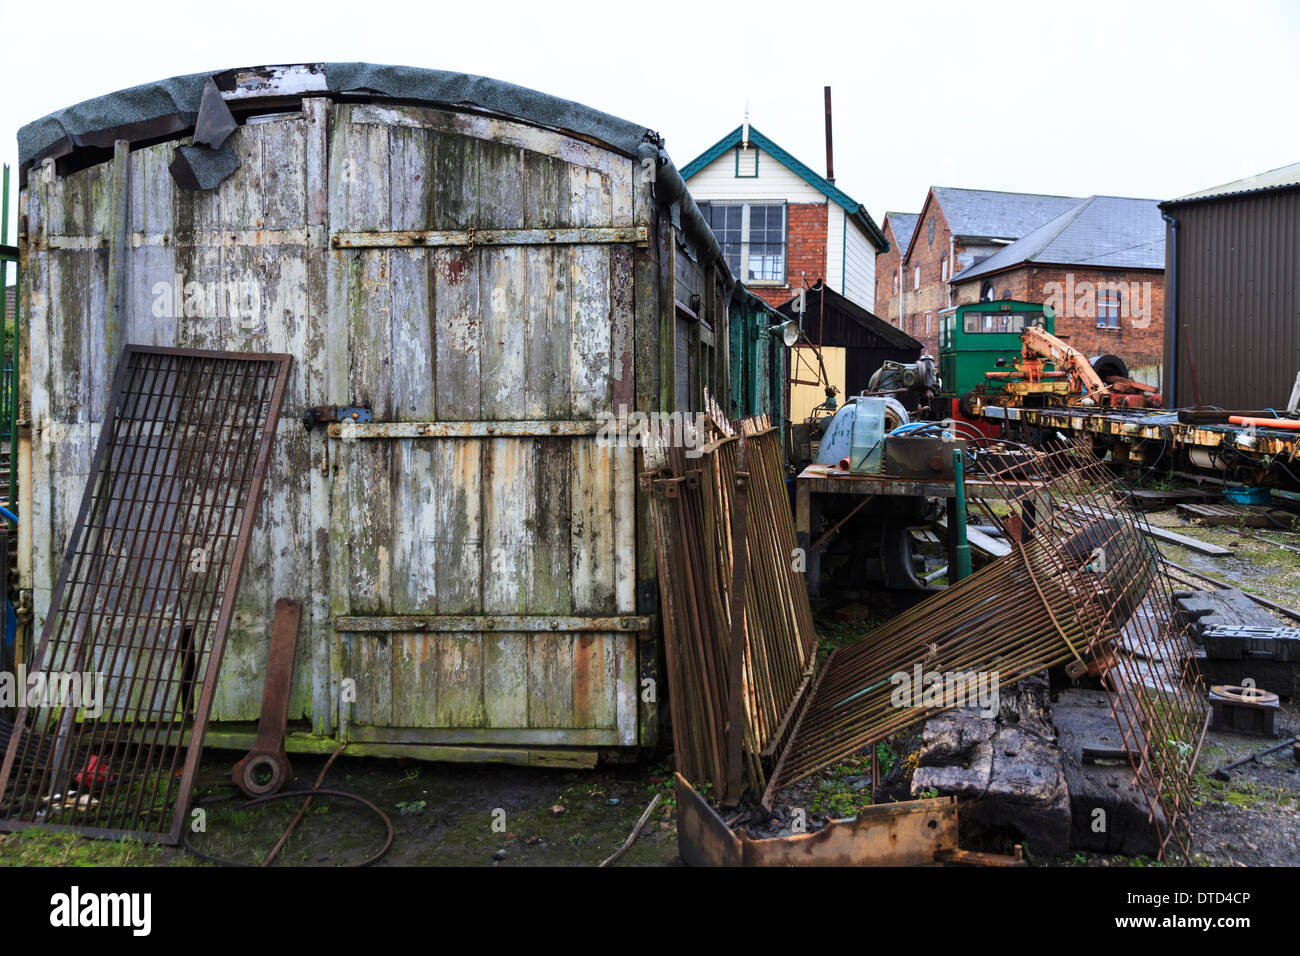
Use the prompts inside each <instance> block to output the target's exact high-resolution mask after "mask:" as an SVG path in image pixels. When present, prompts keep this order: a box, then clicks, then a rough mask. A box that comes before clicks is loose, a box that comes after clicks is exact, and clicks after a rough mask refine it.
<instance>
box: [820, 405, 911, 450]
mask: <svg viewBox="0 0 1300 956" xmlns="http://www.w3.org/2000/svg"><path fill="white" fill-rule="evenodd" d="M859 398H861V396H858V395H850V396H849V397H848V398H846V399H845V400H844V405H843V407H841V408H840V410H839V411H837V412H836V413H835V417H834V418H832V419H831V423H830V424H829V425H828V426H826V433H825V434H824V435H822V440H821V444H820V445H819V446H818V447H817V457H816V458H815V459H814V460H813V464H815V465H830V466H832V467H834V466H836V465H838V464H839V463H840V462H841V461H842V460H844V459H845V458H848V457H849V449H850V448H851V447H852V444H853V422H854V419H855V418H857V414H858V413H857V405H858V400H859ZM907 421H908V416H907V409H906V408H904V407H903V403H902V402H900V401H899V400H898V399H896V398H886V399H885V428H886V430H892V429H894V428H897V427H899V426H900V425H905V424H907Z"/></svg>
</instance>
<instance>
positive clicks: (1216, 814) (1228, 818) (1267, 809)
mask: <svg viewBox="0 0 1300 956" xmlns="http://www.w3.org/2000/svg"><path fill="white" fill-rule="evenodd" d="M1149 517H1150V520H1151V521H1152V523H1153V524H1157V525H1160V526H1162V527H1167V528H1171V529H1174V530H1177V531H1179V532H1180V533H1182V534H1187V535H1191V536H1193V537H1197V538H1201V539H1203V540H1206V541H1212V542H1214V543H1216V544H1222V545H1225V546H1228V547H1231V548H1233V549H1234V555H1233V556H1232V557H1225V558H1208V557H1204V556H1201V555H1198V554H1195V553H1192V552H1189V551H1187V550H1186V549H1183V548H1178V547H1172V546H1167V545H1162V546H1161V549H1162V551H1164V553H1165V554H1166V555H1167V556H1168V557H1169V558H1170V559H1172V560H1173V561H1176V562H1178V563H1179V564H1182V565H1184V566H1186V567H1191V568H1194V569H1196V570H1199V571H1202V572H1203V573H1206V574H1210V575H1212V576H1214V577H1217V578H1220V579H1221V580H1224V581H1228V582H1232V583H1234V584H1237V585H1238V586H1240V587H1242V589H1243V590H1249V591H1252V592H1255V593H1259V594H1262V595H1264V596H1267V597H1269V598H1271V599H1273V600H1275V601H1278V602H1280V603H1282V604H1285V605H1288V606H1291V607H1300V553H1295V552H1291V551H1287V550H1285V549H1282V548H1280V547H1278V546H1277V545H1278V544H1279V543H1286V544H1290V545H1292V546H1295V547H1297V548H1300V534H1287V533H1285V532H1283V531H1282V530H1281V529H1277V530H1276V531H1261V530H1257V529H1247V530H1249V531H1250V534H1249V535H1248V534H1244V533H1241V532H1240V531H1238V530H1237V529H1232V528H1216V529H1206V528H1199V527H1197V526H1194V525H1190V524H1188V523H1186V522H1184V521H1183V520H1181V519H1180V518H1179V517H1178V516H1177V515H1176V513H1175V512H1173V511H1168V512H1159V513H1156V514H1153V515H1151V516H1149ZM1251 535H1260V536H1263V537H1264V538H1267V539H1268V540H1267V541H1261V540H1259V539H1258V538H1257V537H1252V536H1251ZM823 610H828V609H823ZM871 624H872V622H871V621H870V620H867V621H863V622H860V623H859V624H856V625H845V624H843V623H837V622H836V621H835V620H834V618H833V615H832V614H830V613H827V615H826V616H825V618H824V619H822V620H821V621H820V623H819V631H821V632H822V634H823V638H824V643H827V644H838V643H843V642H845V641H847V640H850V639H852V638H854V637H856V636H859V635H860V634H861V633H865V632H866V631H867V630H869V629H870V626H871ZM1277 724H1278V727H1279V731H1280V733H1281V734H1282V735H1283V737H1285V736H1289V735H1292V734H1298V733H1300V705H1298V704H1297V703H1296V702H1294V701H1293V702H1290V703H1289V704H1288V705H1287V706H1285V707H1284V708H1283V711H1282V712H1281V713H1280V714H1279V715H1278V719H1277ZM909 742H910V741H909V740H908V739H906V738H899V739H896V740H893V741H889V742H886V743H884V744H882V745H880V751H879V755H880V758H881V764H882V768H883V769H885V770H888V769H889V767H890V766H892V764H893V763H894V761H896V760H903V761H906V760H907V759H908V752H909V747H908V744H909ZM1269 743H1270V742H1269V741H1264V740H1261V739H1259V738H1254V737H1245V736H1239V735H1234V734H1224V733H1219V732H1215V731H1211V732H1210V734H1209V735H1208V736H1207V738H1206V741H1205V745H1204V747H1203V749H1202V752H1201V757H1200V761H1199V764H1198V766H1197V771H1196V777H1195V780H1194V800H1195V808H1194V810H1193V812H1192V814H1191V830H1192V837H1193V859H1192V864H1193V865H1201V866H1250V865H1279V866H1296V865H1300V764H1297V763H1295V762H1294V761H1293V760H1292V758H1291V755H1290V752H1289V751H1286V752H1282V753H1279V754H1275V755H1274V756H1272V757H1270V758H1267V759H1266V760H1265V761H1264V762H1263V763H1261V764H1259V765H1252V766H1248V767H1245V768H1243V769H1241V770H1239V771H1237V772H1235V773H1234V774H1233V775H1232V779H1231V780H1230V781H1229V782H1222V781H1219V780H1216V779H1215V778H1214V776H1213V771H1214V770H1215V768H1217V767H1219V766H1222V765H1223V764H1225V763H1228V762H1230V761H1233V760H1236V759H1238V758H1240V757H1243V756H1247V755H1248V754H1250V753H1251V752H1253V751H1255V750H1258V749H1260V748H1262V747H1265V746H1267V745H1268V744H1269ZM238 756H239V755H238V754H233V753H228V752H224V751H208V752H207V753H206V754H205V759H204V762H203V764H202V768H201V773H200V778H199V788H200V795H199V799H198V803H197V804H196V805H197V806H198V807H200V808H202V809H203V810H205V811H206V812H207V832H206V833H203V834H198V835H196V836H195V837H194V844H195V846H196V847H198V848H199V849H201V850H203V851H204V852H205V853H208V854H210V855H213V856H216V857H221V858H225V859H228V860H232V861H238V862H242V863H253V864H255V863H257V862H260V861H261V860H262V859H263V858H264V857H265V855H266V853H267V852H268V851H269V850H270V848H271V847H272V846H273V845H274V843H275V842H276V840H277V839H278V838H279V836H280V834H281V833H282V832H283V830H284V828H285V826H286V825H287V823H288V822H289V820H290V819H291V818H292V817H293V815H294V814H295V813H296V812H297V811H298V808H299V807H300V806H301V802H300V801H299V800H297V799H293V800H285V801H281V802H278V803H273V804H268V805H265V806H262V807H258V808H254V809H249V810H241V809H238V807H239V804H240V803H242V797H241V796H240V795H239V794H238V793H237V792H236V791H235V790H234V788H233V787H232V786H231V785H230V768H231V765H232V764H233V762H234V760H235V759H237V758H238ZM324 762H325V758H323V757H322V758H317V757H303V756H298V757H294V758H293V766H294V772H295V779H294V782H293V784H292V785H291V786H292V787H293V788H295V789H306V788H310V787H311V786H312V784H313V783H314V782H315V780H316V777H317V775H318V774H319V772H320V770H321V768H322V766H323V765H324ZM869 774H870V760H869V759H868V757H867V756H866V755H865V754H859V755H857V756H856V757H854V758H852V759H850V760H848V761H845V762H843V763H842V764H841V765H839V766H837V767H833V768H831V769H829V770H827V771H825V772H824V773H822V774H819V775H817V776H815V777H813V778H810V779H809V780H808V781H806V782H804V783H803V784H801V785H800V787H799V789H798V792H797V794H794V795H792V796H791V797H790V799H794V800H796V801H798V802H800V803H803V804H806V806H805V811H806V813H807V815H808V818H809V820H810V821H811V822H812V823H813V824H814V825H819V824H821V823H822V822H824V821H825V820H827V819H831V818H838V817H843V816H850V815H852V814H853V813H854V812H856V809H857V808H858V807H860V806H862V805H864V804H866V803H869V802H870V801H871V788H870V776H869ZM322 785H323V786H325V787H332V788H337V789H341V790H347V791H351V792H354V793H356V794H358V795H360V796H362V797H365V798H366V799H368V800H370V801H372V802H373V803H375V804H376V805H377V806H379V807H381V808H382V809H383V810H384V811H385V812H386V813H387V814H388V815H389V817H390V819H391V820H392V824H393V830H394V838H393V843H392V846H391V848H390V849H389V851H388V853H387V854H386V855H385V856H384V857H383V859H382V860H381V861H380V862H379V864H378V865H380V866H411V865H415V866H419V865H451V866H594V865H596V864H598V863H600V862H601V861H602V860H603V859H605V858H606V857H607V856H609V855H610V854H611V853H613V852H614V850H616V849H617V848H618V847H619V846H621V845H622V844H623V842H624V841H625V840H626V838H627V836H628V834H629V833H630V832H631V830H632V828H633V826H634V825H635V824H636V822H637V820H638V818H639V817H640V815H641V813H642V812H643V811H644V809H645V808H646V806H647V805H648V804H649V802H650V801H651V799H652V798H653V797H654V796H655V795H656V794H659V795H661V797H662V799H661V802H660V804H659V806H658V807H657V808H656V811H655V813H654V814H653V816H652V817H651V819H650V820H649V822H648V823H647V824H646V826H645V827H644V829H643V830H642V832H641V834H640V836H639V837H638V839H637V840H636V841H635V842H634V844H633V846H632V847H631V848H630V849H629V850H628V851H627V852H626V854H625V855H623V856H622V857H621V858H620V859H619V860H618V862H617V864H616V865H618V866H674V865H680V862H681V861H680V859H679V857H678V852H677V831H676V815H675V804H674V801H673V799H672V798H673V793H672V772H671V767H670V764H669V763H665V762H664V761H663V758H662V757H660V758H656V759H655V760H653V761H648V762H644V763H642V764H640V765H638V766H631V767H626V766H624V767H619V766H612V767H605V766H602V767H601V768H598V769H596V770H594V771H560V770H543V769H526V768H514V767H498V766H466V765H449V764H422V763H418V762H414V761H411V762H400V763H399V762H398V761H394V760H375V759H359V758H348V757H346V756H345V757H343V758H341V759H340V760H338V761H337V762H336V763H335V764H334V766H333V767H332V768H331V769H330V771H329V773H328V775H327V776H326V778H325V780H324V783H323V784H322ZM557 808H562V810H561V809H557ZM755 835H764V836H765V835H768V834H767V833H761V834H760V833H756V834H755ZM383 839H384V827H383V825H382V823H381V822H380V821H379V820H378V818H377V817H375V816H374V815H373V814H372V813H371V812H370V811H369V810H367V809H365V808H363V807H361V806H360V805H358V804H353V803H349V802H346V801H343V800H338V799H318V800H317V801H316V803H315V805H314V806H313V807H312V808H311V809H310V810H309V811H308V813H307V815H306V817H305V818H304V820H303V821H302V822H301V823H300V824H299V826H298V828H297V830H296V831H295V833H294V835H293V836H292V837H291V838H290V840H289V841H288V842H287V843H286V844H285V847H284V849H283V850H282V852H281V854H280V857H279V860H278V862H277V865H298V866H343V865H348V864H350V863H357V862H360V861H362V860H364V859H366V858H367V857H369V856H371V855H372V854H373V853H374V852H376V851H377V850H378V849H379V847H380V846H381V845H382V844H383ZM985 848H986V849H993V850H997V849H1002V850H1004V851H1005V850H1009V849H1010V846H1009V845H1008V846H1006V847H985ZM1031 862H1032V863H1034V864H1041V865H1086V866H1145V865H1151V864H1153V863H1154V861H1152V860H1149V859H1144V858H1136V859H1134V858H1128V857H1120V856H1114V857H1101V856H1097V855H1093V854H1085V853H1078V854H1074V855H1072V856H1070V857H1067V858H1063V859H1059V860H1042V859H1035V860H1031ZM68 863H74V864H110V865H122V864H143V865H194V864H198V865H206V864H205V863H204V862H203V861H201V860H199V859H197V858H196V857H194V856H193V855H191V854H189V853H188V852H186V851H185V850H184V849H170V848H156V847H144V846H141V845H140V844H132V843H127V842H116V843H115V842H109V841H91V840H80V839H77V838H75V837H68V836H63V835H52V834H41V833H33V832H29V833H26V834H23V835H21V836H17V835H10V836H0V865H39V864H68Z"/></svg>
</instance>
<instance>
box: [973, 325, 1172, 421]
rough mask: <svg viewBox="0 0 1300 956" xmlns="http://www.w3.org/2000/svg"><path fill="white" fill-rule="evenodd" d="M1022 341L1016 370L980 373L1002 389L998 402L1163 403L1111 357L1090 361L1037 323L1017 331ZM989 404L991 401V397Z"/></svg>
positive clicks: (1147, 405) (1121, 405)
mask: <svg viewBox="0 0 1300 956" xmlns="http://www.w3.org/2000/svg"><path fill="white" fill-rule="evenodd" d="M1020 342H1021V351H1020V358H1019V360H1018V361H1017V362H1016V364H1015V368H1013V369H1003V368H998V369H995V370H993V371H988V372H985V373H984V377H985V379H987V380H988V381H989V382H991V383H996V384H998V385H1001V391H1002V400H1001V401H998V402H996V404H1002V405H1011V406H1032V407H1042V406H1044V405H1087V406H1101V407H1109V408H1160V407H1161V405H1162V399H1161V397H1160V393H1159V392H1158V391H1157V390H1156V389H1155V387H1154V386H1151V385H1146V384H1144V383H1142V382H1137V381H1134V380H1133V379H1131V378H1129V377H1128V369H1127V368H1126V367H1125V365H1124V363H1123V362H1122V361H1121V360H1120V359H1118V358H1116V357H1115V356H1113V355H1103V356H1101V357H1100V358H1099V359H1097V360H1096V361H1095V362H1091V363H1090V362H1089V361H1088V359H1087V358H1086V357H1085V356H1084V355H1083V353H1082V352H1080V351H1079V350H1078V349H1076V348H1074V347H1073V346H1070V345H1068V344H1066V343H1065V342H1064V341H1062V340H1061V339H1059V338H1057V337H1056V336H1055V335H1053V334H1052V333H1051V332H1048V331H1047V330H1046V329H1044V328H1042V327H1041V326H1037V325H1031V326H1029V327H1027V328H1026V329H1025V330H1024V331H1023V332H1021V333H1020ZM998 364H999V365H1000V366H1003V365H1005V360H1004V359H999V360H998ZM1049 366H1050V367H1049ZM987 404H995V402H994V401H993V400H991V399H990V400H989V401H987Z"/></svg>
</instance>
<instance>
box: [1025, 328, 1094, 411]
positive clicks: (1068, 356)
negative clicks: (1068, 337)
mask: <svg viewBox="0 0 1300 956" xmlns="http://www.w3.org/2000/svg"><path fill="white" fill-rule="evenodd" d="M1020 342H1021V351H1022V352H1023V353H1024V356H1025V358H1045V359H1050V360H1051V361H1052V362H1053V363H1054V364H1055V365H1056V367H1057V368H1059V369H1062V370H1064V371H1066V372H1068V373H1069V375H1070V390H1071V391H1074V392H1083V391H1084V390H1085V389H1086V390H1087V392H1088V395H1089V396H1090V397H1091V396H1093V395H1097V394H1099V393H1102V392H1105V391H1106V390H1107V389H1108V388H1109V387H1110V386H1108V385H1107V384H1106V383H1105V382H1103V381H1102V380H1101V376H1100V375H1098V374H1097V373H1096V372H1094V371H1093V368H1092V366H1091V365H1089V364H1088V359H1087V358H1086V357H1084V354H1083V353H1082V352H1080V351H1079V350H1078V349H1076V348H1073V347H1072V346H1069V345H1066V344H1065V343H1064V342H1062V341H1061V340H1060V339H1058V338H1057V337H1056V336H1055V335H1053V334H1052V333H1050V332H1048V331H1046V330H1045V329H1041V328H1039V327H1038V326H1036V325H1031V326H1029V327H1028V328H1027V329H1025V331H1024V332H1022V333H1021V334H1020Z"/></svg>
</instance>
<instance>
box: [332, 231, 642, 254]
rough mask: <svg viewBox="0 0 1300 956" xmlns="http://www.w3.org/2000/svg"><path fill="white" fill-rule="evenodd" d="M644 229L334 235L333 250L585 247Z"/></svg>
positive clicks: (628, 239)
mask: <svg viewBox="0 0 1300 956" xmlns="http://www.w3.org/2000/svg"><path fill="white" fill-rule="evenodd" d="M649 241H650V230H649V229H647V228H646V227H645V226H585V227H578V228H573V229H455V230H428V229H404V230H395V231H383V232H336V233H334V235H333V236H331V237H330V245H332V246H333V247H334V248H335V249H412V248H416V249H432V248H438V247H445V246H463V247H467V248H471V249H472V248H473V247H474V246H587V245H598V244H608V243H614V244H619V243H638V244H639V243H645V242H649Z"/></svg>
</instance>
